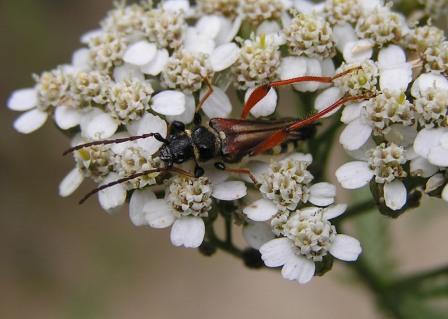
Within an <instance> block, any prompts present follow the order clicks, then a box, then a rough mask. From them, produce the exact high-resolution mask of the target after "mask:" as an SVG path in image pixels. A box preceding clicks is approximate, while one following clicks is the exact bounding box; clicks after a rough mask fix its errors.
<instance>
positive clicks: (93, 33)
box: [81, 29, 103, 44]
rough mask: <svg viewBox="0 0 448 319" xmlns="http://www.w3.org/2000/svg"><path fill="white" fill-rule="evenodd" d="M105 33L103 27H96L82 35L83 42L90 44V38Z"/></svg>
mask: <svg viewBox="0 0 448 319" xmlns="http://www.w3.org/2000/svg"><path fill="white" fill-rule="evenodd" d="M102 34H103V29H95V30H91V31H88V32H86V33H84V34H83V35H82V36H81V43H82V44H89V42H90V40H92V39H94V38H97V37H99V36H101V35H102Z"/></svg>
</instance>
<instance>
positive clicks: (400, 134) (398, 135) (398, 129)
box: [385, 124, 417, 147]
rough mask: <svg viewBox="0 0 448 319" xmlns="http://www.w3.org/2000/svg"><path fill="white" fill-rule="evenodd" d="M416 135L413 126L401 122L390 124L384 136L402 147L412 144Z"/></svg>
mask: <svg viewBox="0 0 448 319" xmlns="http://www.w3.org/2000/svg"><path fill="white" fill-rule="evenodd" d="M416 136H417V130H416V128H415V127H412V126H404V125H401V124H394V125H391V126H390V127H389V130H388V132H387V134H385V138H386V140H387V141H388V142H391V143H395V144H397V145H400V146H404V147H408V146H410V145H412V144H413V143H414V140H415V138H416Z"/></svg>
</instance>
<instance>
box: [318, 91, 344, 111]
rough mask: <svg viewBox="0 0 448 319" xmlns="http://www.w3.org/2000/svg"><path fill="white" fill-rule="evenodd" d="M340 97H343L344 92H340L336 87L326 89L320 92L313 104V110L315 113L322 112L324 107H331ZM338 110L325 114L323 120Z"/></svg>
mask: <svg viewBox="0 0 448 319" xmlns="http://www.w3.org/2000/svg"><path fill="white" fill-rule="evenodd" d="M342 96H344V92H342V90H341V89H339V88H337V87H331V88H328V89H326V90H325V91H322V92H321V93H320V94H319V95H318V96H317V97H316V100H315V102H314V108H315V109H316V110H317V111H322V110H323V109H325V108H326V107H328V106H330V105H332V104H333V103H334V102H336V101H337V100H339V99H340V98H341V97H342ZM338 110H339V109H335V110H333V111H332V112H330V113H328V114H325V115H324V116H323V118H326V117H329V116H332V115H333V114H335V113H336V112H337V111H338Z"/></svg>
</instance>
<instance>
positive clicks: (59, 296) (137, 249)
mask: <svg viewBox="0 0 448 319" xmlns="http://www.w3.org/2000/svg"><path fill="white" fill-rule="evenodd" d="M111 2H112V1H111V0H95V1H88V0H78V1H69V0H0V39H1V43H2V44H1V50H0V64H1V68H0V101H1V103H2V105H5V101H6V99H7V97H8V95H9V93H10V92H11V91H12V90H14V89H16V88H22V87H28V86H30V85H32V83H33V82H32V80H31V77H30V75H31V73H33V72H36V73H39V72H41V71H42V70H46V69H51V68H53V67H55V66H56V65H57V64H61V63H64V62H68V61H70V57H71V53H72V52H73V51H74V50H75V49H76V48H78V43H79V40H78V39H79V36H80V35H81V34H83V33H84V32H85V31H88V30H90V29H93V28H96V26H97V24H98V21H99V20H100V18H101V17H102V16H103V15H104V14H105V12H106V10H108V9H109V8H110V7H111ZM0 114H1V116H0V121H1V125H0V149H1V152H0V170H1V171H0V188H1V190H0V196H1V198H0V251H1V252H2V254H1V259H0V318H8V319H9V318H30V317H32V318H34V319H40V318H64V319H65V318H70V319H71V318H73V319H75V318H76V319H77V318H79V319H81V318H82V319H89V318H95V319H96V318H109V319H115V318H160V319H163V318H180V317H182V318H185V319H188V318H195V319H196V318H214V319H221V318H222V319H224V318H225V319H228V318H242V317H248V316H250V317H254V318H259V319H265V318H266V319H268V318H308V317H313V318H329V317H331V318H381V317H382V315H381V314H380V313H379V312H378V311H377V310H376V307H375V304H374V302H373V300H372V298H371V296H370V294H369V292H368V291H366V290H365V289H364V286H363V285H362V283H360V282H359V280H358V279H357V277H355V276H352V275H351V272H350V271H349V270H347V269H348V268H347V267H346V266H345V265H343V264H341V263H338V264H337V265H336V267H335V271H333V272H331V273H330V274H328V275H327V276H325V277H324V278H316V279H314V280H313V281H312V282H311V284H309V285H307V286H298V285H297V284H295V283H290V282H287V281H285V280H283V279H282V278H281V276H280V274H279V273H276V272H274V271H266V270H264V271H251V270H248V269H246V268H245V267H244V266H243V265H242V264H241V262H240V261H238V260H236V259H234V258H233V257H231V256H228V255H224V254H223V253H218V254H217V255H215V256H214V257H213V258H206V257H203V256H202V255H200V254H199V253H198V252H196V251H194V250H184V249H176V248H174V247H172V246H171V244H170V242H169V232H168V231H156V230H151V229H144V228H135V227H134V226H132V225H131V223H130V221H129V218H128V216H127V212H126V209H124V210H123V211H122V212H121V213H120V214H117V215H116V216H109V215H107V214H106V213H104V212H103V211H102V210H101V209H100V207H99V205H98V204H97V202H96V200H91V201H89V202H88V203H87V204H85V205H84V206H78V205H77V199H78V198H79V196H80V195H81V193H82V192H83V191H85V190H86V189H88V188H89V187H90V186H92V185H91V184H90V185H89V184H88V183H86V184H87V185H84V187H83V188H82V190H80V191H78V192H77V193H76V195H75V196H73V197H71V198H69V199H61V198H59V197H58V195H57V187H58V184H59V181H60V180H61V179H62V178H63V177H64V176H65V174H66V173H67V172H68V171H69V170H70V169H71V167H72V165H73V162H72V160H71V159H70V158H63V157H62V156H61V155H60V154H61V152H62V151H63V150H64V149H65V148H66V147H67V145H68V140H67V139H66V138H64V136H63V135H62V134H60V133H59V132H58V131H57V130H56V129H55V127H54V126H53V125H52V124H51V123H47V125H46V126H45V127H44V128H43V129H41V130H39V131H38V132H37V133H34V134H32V135H30V136H23V135H19V134H18V133H16V132H15V131H14V130H13V129H12V122H13V120H14V118H15V117H16V116H17V114H14V113H13V112H10V111H8V110H7V109H6V107H3V111H2V112H1V113H0ZM341 161H342V159H341V160H338V162H341ZM334 165H337V163H335V164H334ZM437 205H438V206H437ZM389 223H390V224H391V225H392V231H393V236H392V243H391V245H392V246H393V247H392V248H393V249H394V251H395V259H396V260H398V261H399V264H400V269H401V270H402V272H403V273H408V272H412V271H417V270H421V269H427V268H428V269H429V268H432V267H434V266H436V265H443V264H447V263H448V253H447V249H446V229H447V227H448V209H447V206H446V205H444V204H433V203H426V205H425V206H424V208H423V209H420V210H416V211H413V212H411V213H409V214H407V215H406V216H403V217H402V218H400V220H399V221H398V222H397V221H389ZM348 229H350V228H348Z"/></svg>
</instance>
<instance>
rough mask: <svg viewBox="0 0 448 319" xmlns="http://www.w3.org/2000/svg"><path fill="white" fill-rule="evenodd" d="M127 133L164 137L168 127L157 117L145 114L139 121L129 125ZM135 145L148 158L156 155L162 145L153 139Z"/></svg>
mask: <svg viewBox="0 0 448 319" xmlns="http://www.w3.org/2000/svg"><path fill="white" fill-rule="evenodd" d="M128 131H129V133H130V134H131V135H143V134H148V133H159V134H160V135H161V136H162V137H166V136H167V133H168V126H167V124H166V122H165V121H164V120H162V119H161V118H160V117H158V116H157V115H152V114H150V113H147V114H145V115H144V116H143V117H142V118H141V119H140V120H138V121H135V122H134V123H132V124H131V125H129V126H128ZM136 143H137V145H138V146H139V147H141V148H143V149H144V150H145V151H146V153H147V155H149V156H150V155H153V154H154V153H156V152H157V151H158V150H159V148H160V147H161V146H162V145H163V143H162V142H159V141H157V140H156V139H155V138H154V137H150V138H146V139H142V140H138V141H137V142H136Z"/></svg>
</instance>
